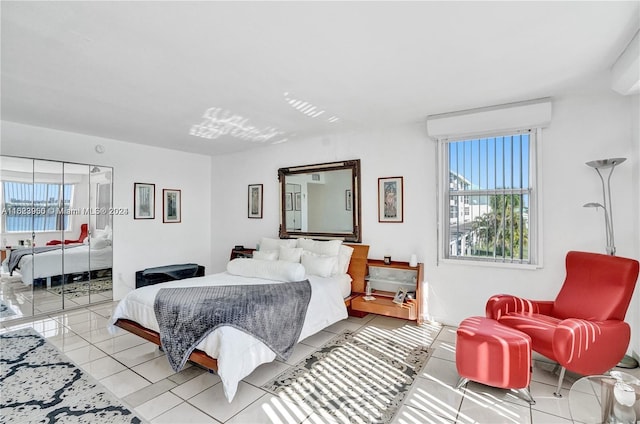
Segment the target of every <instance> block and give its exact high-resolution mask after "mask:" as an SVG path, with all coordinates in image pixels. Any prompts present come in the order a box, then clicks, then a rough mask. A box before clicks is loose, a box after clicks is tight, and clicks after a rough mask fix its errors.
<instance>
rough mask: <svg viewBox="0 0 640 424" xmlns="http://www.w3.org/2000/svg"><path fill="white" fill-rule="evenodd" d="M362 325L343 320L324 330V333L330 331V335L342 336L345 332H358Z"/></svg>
mask: <svg viewBox="0 0 640 424" xmlns="http://www.w3.org/2000/svg"><path fill="white" fill-rule="evenodd" d="M360 327H362V324H360V323H357V322H353V321H349V319H343V320H342V321H338V322H336V323H335V324H332V325H330V326H328V327H327V328H325V329H324V331H328V332H330V333H335V334H340V333H343V332H345V331H356V330H358V329H359V328H360Z"/></svg>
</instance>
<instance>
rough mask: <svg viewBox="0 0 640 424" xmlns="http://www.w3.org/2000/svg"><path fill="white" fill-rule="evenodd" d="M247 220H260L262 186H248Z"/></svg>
mask: <svg viewBox="0 0 640 424" xmlns="http://www.w3.org/2000/svg"><path fill="white" fill-rule="evenodd" d="M248 203H249V210H248V215H247V216H248V217H249V218H257V219H262V184H249V201H248Z"/></svg>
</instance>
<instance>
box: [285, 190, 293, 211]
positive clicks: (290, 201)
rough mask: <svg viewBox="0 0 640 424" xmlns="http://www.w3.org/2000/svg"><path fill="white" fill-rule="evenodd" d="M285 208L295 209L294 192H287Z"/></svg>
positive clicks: (288, 209)
mask: <svg viewBox="0 0 640 424" xmlns="http://www.w3.org/2000/svg"><path fill="white" fill-rule="evenodd" d="M284 208H285V210H287V211H292V210H293V193H285V199H284Z"/></svg>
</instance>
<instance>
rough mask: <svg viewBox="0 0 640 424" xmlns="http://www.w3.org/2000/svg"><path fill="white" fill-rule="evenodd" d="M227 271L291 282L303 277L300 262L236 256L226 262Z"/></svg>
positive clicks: (303, 272)
mask: <svg viewBox="0 0 640 424" xmlns="http://www.w3.org/2000/svg"><path fill="white" fill-rule="evenodd" d="M227 272H228V273H229V274H233V275H240V276H242V277H254V278H263V279H265V280H276V281H284V282H288V283H292V282H295V281H302V280H304V279H305V276H306V275H305V269H304V266H302V264H296V263H293V262H285V261H265V260H262V259H249V258H236V259H234V260H232V261H229V263H228V264H227Z"/></svg>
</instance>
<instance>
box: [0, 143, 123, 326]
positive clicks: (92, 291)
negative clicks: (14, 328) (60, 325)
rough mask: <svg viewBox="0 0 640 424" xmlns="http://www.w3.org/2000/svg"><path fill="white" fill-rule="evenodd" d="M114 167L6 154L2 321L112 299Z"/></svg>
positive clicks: (0, 186)
mask: <svg viewBox="0 0 640 424" xmlns="http://www.w3.org/2000/svg"><path fill="white" fill-rule="evenodd" d="M92 171H93V172H92ZM112 172H113V170H112V168H109V167H100V168H98V167H96V166H92V165H91V166H90V165H84V164H74V163H66V162H56V161H48V160H34V159H27V158H14V157H7V156H2V157H0V176H1V182H0V199H1V200H2V219H1V221H0V222H1V225H2V227H1V232H2V272H1V274H0V321H3V320H7V319H13V318H20V317H24V316H31V315H38V314H44V313H50V312H53V311H57V310H62V309H69V308H74V307H78V306H81V305H86V304H89V303H95V302H101V301H106V300H111V299H112V282H111V274H112V270H111V267H112V257H113V253H112V247H111V234H112V232H111V227H112V221H111V220H112V215H111V213H110V212H111V210H112V207H111V206H112V205H111V201H112V190H111V179H112ZM90 238H96V239H98V238H100V239H101V241H99V242H98V241H96V242H91V241H90Z"/></svg>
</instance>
